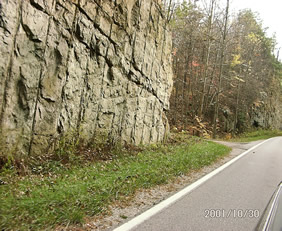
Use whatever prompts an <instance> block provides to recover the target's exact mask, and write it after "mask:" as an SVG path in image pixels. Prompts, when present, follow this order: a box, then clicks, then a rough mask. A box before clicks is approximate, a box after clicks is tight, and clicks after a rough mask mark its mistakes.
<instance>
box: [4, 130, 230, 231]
mask: <svg viewBox="0 0 282 231" xmlns="http://www.w3.org/2000/svg"><path fill="white" fill-rule="evenodd" d="M185 137H186V138H185ZM87 150H88V149H86V147H80V146H78V150H75V151H76V152H86V151H87ZM107 151H109V150H107ZM229 151H230V148H228V147H226V146H223V145H220V144H216V143H213V142H210V141H206V140H203V139H200V138H198V137H191V136H188V135H187V134H177V135H175V136H173V137H172V138H171V140H170V142H168V143H167V144H151V145H143V146H138V147H134V146H131V145H128V147H126V145H125V146H124V147H123V148H122V149H121V148H116V149H114V148H113V149H112V150H111V151H109V152H108V154H106V157H107V158H98V159H95V158H94V159H91V158H90V160H89V161H86V160H87V158H84V156H85V155H86V154H81V156H83V158H82V157H81V159H80V160H81V161H77V162H75V163H73V162H67V163H66V164H64V163H63V162H62V161H61V160H60V159H58V160H54V159H50V160H49V161H47V162H45V163H44V165H39V166H36V167H35V166H34V167H33V169H32V171H30V172H29V174H27V175H18V174H12V173H13V171H12V170H11V172H9V173H8V172H1V173H0V179H1V181H0V182H2V183H1V185H0V196H1V200H0V230H46V229H47V230H48V229H54V228H55V227H58V226H60V227H66V226H68V225H82V224H83V223H84V221H85V219H86V218H89V217H92V216H95V215H98V214H103V213H106V212H107V211H108V206H109V205H110V204H111V203H112V202H113V201H117V200H119V201H123V200H126V198H128V197H131V196H133V195H134V193H135V192H136V191H137V190H138V189H142V188H151V187H154V186H156V185H161V184H165V183H167V182H169V181H171V180H173V179H174V178H176V177H177V176H180V175H183V174H188V173H189V172H190V171H195V170H198V169H200V168H202V167H203V166H206V165H209V164H211V163H213V162H214V161H216V160H218V159H220V158H222V157H223V156H224V155H226V154H228V153H229ZM74 155H78V154H74ZM78 157H79V155H78ZM83 161H84V162H83Z"/></svg>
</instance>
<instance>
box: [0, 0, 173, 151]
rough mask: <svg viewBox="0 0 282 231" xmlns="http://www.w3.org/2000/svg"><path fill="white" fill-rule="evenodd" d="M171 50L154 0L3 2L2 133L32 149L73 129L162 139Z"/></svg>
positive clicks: (135, 140) (0, 32)
mask: <svg viewBox="0 0 282 231" xmlns="http://www.w3.org/2000/svg"><path fill="white" fill-rule="evenodd" d="M170 49H171V37H170V33H169V31H167V29H166V25H165V20H164V16H163V15H162V9H161V1H160V0H1V2H0V102H1V132H2V139H4V140H5V142H7V143H8V144H9V145H10V146H11V147H15V146H17V147H18V148H20V149H21V150H22V151H24V152H29V151H31V152H32V153H36V152H37V151H39V149H42V148H45V147H47V146H48V144H49V143H50V142H51V140H52V139H54V138H56V137H58V136H59V135H60V134H63V133H65V132H68V131H74V130H78V129H79V130H80V133H81V134H83V136H85V137H86V138H89V139H90V138H92V137H93V136H95V134H97V133H103V134H106V135H107V136H108V137H109V138H110V139H121V140H123V141H126V142H130V143H135V144H139V143H141V142H143V143H148V142H157V141H161V140H162V139H163V137H164V135H165V132H166V126H167V125H166V124H167V120H166V117H165V115H164V111H165V110H167V109H168V108H169V96H170V92H171V87H172V71H171V59H170ZM38 148H39V149H38Z"/></svg>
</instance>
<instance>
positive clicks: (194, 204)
mask: <svg viewBox="0 0 282 231" xmlns="http://www.w3.org/2000/svg"><path fill="white" fill-rule="evenodd" d="M280 181H282V137H276V138H272V139H270V140H268V141H266V142H265V143H263V144H262V145H260V146H259V147H257V148H255V149H253V150H251V151H250V152H248V153H247V154H246V155H244V156H243V157H242V158H240V159H238V160H237V161H236V162H234V163H233V164H231V165H230V166H229V167H227V168H225V169H224V170H222V171H221V172H219V173H218V174H216V175H215V176H213V177H212V178H210V179H209V180H207V181H205V182H204V183H202V184H201V185H200V186H198V187H197V188H195V189H194V190H192V191H191V192H189V193H188V194H186V195H185V196H183V197H181V198H180V199H178V200H177V201H176V202H174V203H172V204H170V205H168V206H167V207H166V208H164V209H162V210H161V211H159V212H158V213H156V214H155V215H153V216H151V217H150V218H149V219H147V220H145V221H144V222H142V223H141V224H139V225H137V226H135V227H133V228H131V229H130V230H134V231H139V230H140V231H146V230H153V231H189V230H193V231H201V230H205V231H206V230H215V231H225V230H240V231H245V230H246V231H250V230H254V228H255V227H256V225H257V223H258V221H259V218H260V216H261V215H262V213H263V211H264V208H265V207H266V205H267V203H268V201H269V199H270V198H271V196H272V194H273V192H274V191H275V189H276V187H277V185H278V183H279V182H280ZM141 217H142V215H141Z"/></svg>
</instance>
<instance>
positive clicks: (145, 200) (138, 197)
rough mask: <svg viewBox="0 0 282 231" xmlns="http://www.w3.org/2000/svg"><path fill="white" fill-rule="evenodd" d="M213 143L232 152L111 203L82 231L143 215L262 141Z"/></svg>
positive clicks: (110, 225) (110, 228) (104, 228)
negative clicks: (105, 212)
mask: <svg viewBox="0 0 282 231" xmlns="http://www.w3.org/2000/svg"><path fill="white" fill-rule="evenodd" d="M214 142H217V143H220V144H223V145H226V146H228V147H231V148H232V151H231V152H230V154H229V155H227V156H225V157H224V158H221V159H219V160H218V161H217V162H215V163H214V164H212V165H210V166H206V167H204V168H202V169H201V170H199V171H193V172H190V173H189V174H188V175H183V176H180V177H177V178H176V179H174V180H173V181H171V182H169V183H168V184H166V185H161V186H157V187H154V188H152V189H146V190H145V189H142V190H139V191H137V193H136V194H135V195H134V196H133V197H129V198H127V200H126V202H116V203H113V204H112V205H111V207H110V211H111V213H110V214H108V215H101V216H99V217H95V218H94V219H93V218H91V219H89V221H88V222H86V223H85V224H84V225H83V230H112V229H113V228H116V227H117V226H119V225H121V224H123V223H125V222H126V221H128V220H130V219H132V218H133V217H135V216H137V215H139V214H141V213H143V212H144V211H146V210H148V209H149V208H151V207H153V206H154V205H156V204H158V203H159V202H161V201H163V200H165V199H167V198H168V197H170V196H172V195H173V194H175V193H176V192H178V191H180V190H181V189H183V188H185V187H187V186H188V185H190V184H192V183H194V182H195V181H197V180H198V179H200V178H202V177H203V176H205V175H207V174H208V173H210V172H212V171H213V170H215V169H217V168H219V167H220V166H222V165H223V164H225V163H227V162H228V161H230V160H231V159H233V158H235V157H237V156H238V155H240V154H241V153H243V152H245V151H246V150H248V149H250V148H252V147H253V146H255V145H257V144H259V143H261V142H262V140H260V141H253V142H249V143H238V142H227V141H214Z"/></svg>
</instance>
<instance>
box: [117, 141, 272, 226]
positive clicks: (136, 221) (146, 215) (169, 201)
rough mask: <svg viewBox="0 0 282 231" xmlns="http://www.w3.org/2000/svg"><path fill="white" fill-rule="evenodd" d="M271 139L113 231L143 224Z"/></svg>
mask: <svg viewBox="0 0 282 231" xmlns="http://www.w3.org/2000/svg"><path fill="white" fill-rule="evenodd" d="M271 139H272V138H271ZM271 139H268V140H265V141H263V142H261V143H259V144H257V145H256V146H254V147H252V148H250V149H249V150H247V151H245V152H243V153H242V154H240V155H239V156H237V157H235V158H234V159H232V160H230V161H229V162H227V163H225V164H224V165H222V166H220V167H219V168H217V169H215V170H214V171H212V172H211V173H209V174H207V175H205V176H204V177H202V178H201V179H199V180H197V181H196V182H194V183H192V184H191V185H189V186H187V187H186V188H184V189H182V190H181V191H179V192H178V193H176V194H174V195H173V196H171V197H169V198H168V199H166V200H164V201H162V202H160V203H159V204H157V205H155V206H154V207H152V208H150V209H148V210H147V211H145V212H144V213H142V214H140V215H139V216H137V217H135V218H133V219H131V220H129V221H128V222H126V223H124V224H123V225H121V226H119V227H117V228H116V229H114V231H128V230H130V229H132V228H134V227H136V226H137V225H139V224H141V223H143V222H144V221H145V220H148V219H149V218H150V217H152V216H154V215H155V214H156V213H158V212H160V211H161V210H163V209H164V208H166V207H168V206H169V205H171V204H172V203H174V202H176V201H177V200H179V199H180V198H181V197H183V196H185V195H187V194H188V193H190V192H191V191H192V190H194V189H196V188H197V187H199V186H200V185H201V184H203V183H204V182H206V181H207V180H209V179H210V178H212V177H213V176H215V175H216V174H218V173H220V172H221V171H222V170H224V169H225V168H227V167H228V166H230V165H231V164H233V163H234V162H236V161H237V160H239V159H240V158H242V157H243V156H245V155H247V154H248V153H249V152H251V151H252V150H254V149H255V148H257V147H258V146H260V145H262V144H264V143H265V142H267V141H269V140H271Z"/></svg>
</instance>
